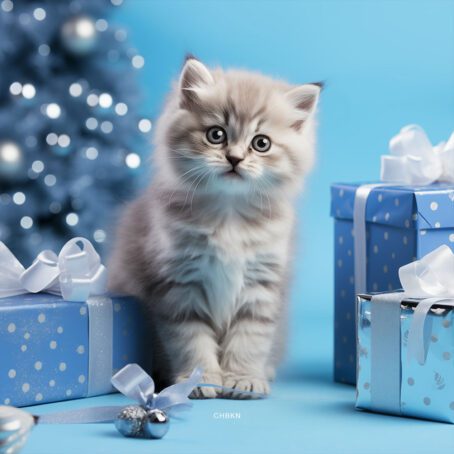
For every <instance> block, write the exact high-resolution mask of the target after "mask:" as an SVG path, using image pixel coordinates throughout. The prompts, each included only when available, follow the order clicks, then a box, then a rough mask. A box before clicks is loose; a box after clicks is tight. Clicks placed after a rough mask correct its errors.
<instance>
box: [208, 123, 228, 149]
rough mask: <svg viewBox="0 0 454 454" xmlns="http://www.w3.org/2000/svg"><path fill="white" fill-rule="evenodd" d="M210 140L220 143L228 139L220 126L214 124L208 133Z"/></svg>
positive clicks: (213, 142)
mask: <svg viewBox="0 0 454 454" xmlns="http://www.w3.org/2000/svg"><path fill="white" fill-rule="evenodd" d="M206 137H207V140H208V142H210V143H212V144H214V145H219V144H221V143H224V142H226V141H227V134H226V133H225V131H224V130H223V129H222V128H221V127H220V126H212V127H211V128H209V129H208V130H207V134H206Z"/></svg>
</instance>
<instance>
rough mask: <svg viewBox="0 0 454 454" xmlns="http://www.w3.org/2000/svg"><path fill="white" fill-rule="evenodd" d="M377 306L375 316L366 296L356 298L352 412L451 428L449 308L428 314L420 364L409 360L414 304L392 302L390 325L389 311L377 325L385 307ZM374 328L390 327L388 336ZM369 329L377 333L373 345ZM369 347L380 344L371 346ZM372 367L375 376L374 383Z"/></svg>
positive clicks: (453, 382) (453, 377)
mask: <svg viewBox="0 0 454 454" xmlns="http://www.w3.org/2000/svg"><path fill="white" fill-rule="evenodd" d="M376 304H378V309H375V310H376V311H378V312H374V309H373V308H372V305H373V302H372V301H371V297H370V296H367V295H364V296H361V297H360V298H359V299H358V313H357V320H358V321H357V342H358V356H357V374H358V377H357V398H356V407H357V408H359V409H365V410H370V411H377V412H381V413H391V414H396V415H402V416H411V417H416V418H424V419H431V420H434V421H443V422H449V423H454V367H453V359H454V343H453V339H454V330H453V321H454V318H453V315H454V311H453V309H454V308H453V307H452V306H450V305H445V304H443V303H442V302H440V303H438V304H435V305H434V306H433V307H432V309H431V310H430V311H429V313H428V315H427V320H426V322H425V324H426V329H425V330H424V341H423V342H424V344H425V346H426V347H425V348H426V352H425V358H424V364H421V363H420V362H418V361H417V360H416V359H414V358H413V359H412V358H411V357H409V355H408V349H409V343H410V342H411V340H410V339H411V335H410V336H409V333H410V330H411V327H412V319H413V317H414V310H415V307H416V306H417V304H418V300H404V301H403V302H402V303H401V301H400V300H399V299H397V301H396V302H395V303H392V304H395V305H397V307H395V308H393V309H392V311H394V310H395V311H396V312H395V315H396V320H390V319H392V318H393V317H389V312H388V313H387V314H385V318H384V319H383V320H382V321H381V322H380V320H376V318H377V315H379V316H380V314H379V312H380V310H383V309H385V308H383V307H382V308H380V305H382V306H383V303H380V302H379V303H376ZM385 310H386V309H385ZM378 318H380V317H378ZM377 323H378V324H380V323H385V324H386V325H389V324H392V325H393V326H392V327H391V328H390V329H391V333H387V334H386V333H384V332H383V326H377ZM374 329H375V330H378V332H377V334H376V337H375V340H372V338H373V336H374V334H373V330H374ZM373 342H377V343H378V344H379V345H375V347H374V345H373ZM386 344H387V345H386ZM394 344H397V345H394ZM383 353H384V355H383ZM373 367H375V373H377V372H378V375H379V376H378V377H376V378H375V381H374V379H373V372H372V369H373ZM389 377H391V380H389ZM387 381H388V383H383V382H387ZM374 393H375V394H374ZM393 399H394V400H395V401H396V402H394V403H393V402H392V400H393Z"/></svg>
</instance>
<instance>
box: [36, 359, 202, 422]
mask: <svg viewBox="0 0 454 454" xmlns="http://www.w3.org/2000/svg"><path fill="white" fill-rule="evenodd" d="M201 378H202V369H200V368H196V369H194V371H193V372H192V374H191V375H190V376H189V378H187V379H186V380H183V381H181V382H179V383H176V384H174V385H172V386H169V387H168V388H165V389H163V390H162V391H161V392H160V393H159V394H155V384H154V381H153V379H152V378H151V377H150V376H149V375H148V374H147V373H146V372H145V371H144V370H143V369H142V368H141V367H140V366H139V365H138V364H128V365H127V366H125V367H123V369H121V370H120V371H118V372H117V373H116V374H115V375H114V376H113V377H112V385H113V386H115V388H117V390H118V391H120V392H121V393H122V394H124V395H125V396H126V397H129V398H130V399H133V400H135V401H136V402H137V403H138V404H139V405H141V406H143V407H145V408H146V409H148V410H154V409H159V410H164V411H167V412H169V411H179V410H183V409H187V408H190V407H191V406H192V403H191V401H190V399H189V397H188V396H189V394H191V391H192V390H193V389H194V388H195V387H196V386H198V385H197V384H198V383H199V381H200V379H201ZM122 408H123V406H110V407H91V408H81V409H77V410H68V411H64V412H59V413H50V414H47V415H42V416H39V422H40V423H42V424H88V423H101V422H112V421H114V420H115V418H116V416H117V415H118V413H119V412H120V411H121V409H122Z"/></svg>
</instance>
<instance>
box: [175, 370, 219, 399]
mask: <svg viewBox="0 0 454 454" xmlns="http://www.w3.org/2000/svg"><path fill="white" fill-rule="evenodd" d="M187 378H188V377H187V376H186V375H184V376H183V375H182V376H180V377H178V378H177V380H176V381H177V382H179V381H182V380H186V379H187ZM200 383H212V384H213V385H221V384H222V377H221V375H220V374H216V373H212V374H210V373H207V374H203V376H202V378H201V380H200ZM218 393H219V390H218V389H216V388H211V387H209V386H197V387H195V388H194V389H193V390H192V392H191V394H190V395H189V398H190V399H214V398H215V397H217V396H218Z"/></svg>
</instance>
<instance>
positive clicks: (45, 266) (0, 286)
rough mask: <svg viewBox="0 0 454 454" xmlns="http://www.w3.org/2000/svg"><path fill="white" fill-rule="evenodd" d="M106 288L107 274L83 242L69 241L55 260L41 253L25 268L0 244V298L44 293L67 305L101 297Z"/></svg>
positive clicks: (49, 253)
mask: <svg viewBox="0 0 454 454" xmlns="http://www.w3.org/2000/svg"><path fill="white" fill-rule="evenodd" d="M106 288H107V270H106V268H105V267H104V265H102V263H101V259H100V257H99V255H98V253H97V252H96V250H95V248H94V247H93V245H92V244H91V243H90V241H88V240H87V239H86V238H81V237H77V238H73V239H71V240H69V241H68V242H67V243H66V244H65V245H64V246H63V248H62V249H61V251H60V254H59V255H58V256H57V255H56V254H55V253H54V252H53V251H50V250H44V251H42V252H40V253H39V254H38V256H37V257H36V259H35V260H34V261H33V263H32V264H31V265H30V266H29V267H28V268H24V266H23V265H22V264H21V263H20V262H19V260H17V258H16V257H15V256H14V254H13V253H12V252H11V251H10V250H9V249H8V248H7V247H6V245H5V244H4V243H3V242H0V298H5V297H8V296H15V295H23V294H26V293H39V292H47V293H52V294H56V295H61V296H62V297H63V299H64V300H66V301H86V300H87V299H88V298H89V297H90V296H99V295H103V294H104V293H105V292H106Z"/></svg>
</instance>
